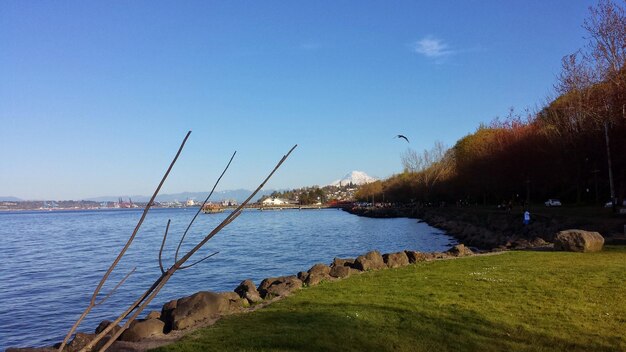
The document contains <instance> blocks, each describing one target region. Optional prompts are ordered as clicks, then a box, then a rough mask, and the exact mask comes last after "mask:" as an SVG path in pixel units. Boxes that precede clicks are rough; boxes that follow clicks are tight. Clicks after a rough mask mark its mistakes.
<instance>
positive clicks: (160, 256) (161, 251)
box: [159, 219, 172, 274]
mask: <svg viewBox="0 0 626 352" xmlns="http://www.w3.org/2000/svg"><path fill="white" fill-rule="evenodd" d="M170 222H172V219H167V226H166V227H165V234H164V235H163V242H161V249H159V268H160V269H161V274H165V269H163V260H162V257H163V247H165V240H166V239H167V232H168V231H169V230H170Z"/></svg>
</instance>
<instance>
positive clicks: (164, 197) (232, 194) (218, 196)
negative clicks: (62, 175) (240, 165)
mask: <svg viewBox="0 0 626 352" xmlns="http://www.w3.org/2000/svg"><path fill="white" fill-rule="evenodd" d="M274 191H275V190H273V189H267V190H261V191H260V192H259V193H257V195H256V196H255V198H254V199H252V201H253V202H255V201H257V200H258V199H259V198H261V197H263V196H264V195H268V194H271V193H272V192H274ZM251 193H252V191H250V190H247V189H236V190H228V191H216V192H213V195H212V196H211V199H212V200H223V199H234V200H236V201H238V202H242V201H244V200H245V199H246V198H248V197H249V196H250V194H251ZM208 195H209V192H181V193H171V194H159V195H158V196H157V197H156V201H157V202H173V201H179V202H184V201H186V200H187V199H193V200H195V201H203V200H204V199H205V198H206V196H208ZM150 197H151V196H143V195H134V196H130V198H131V199H132V200H133V202H147V201H149V200H150ZM118 198H119V196H103V197H95V198H89V199H85V200H91V201H95V202H116V201H117V200H118ZM127 198H129V197H128V196H124V197H123V199H124V200H126V199H127Z"/></svg>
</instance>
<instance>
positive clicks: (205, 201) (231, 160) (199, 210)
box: [174, 151, 237, 262]
mask: <svg viewBox="0 0 626 352" xmlns="http://www.w3.org/2000/svg"><path fill="white" fill-rule="evenodd" d="M235 154H237V151H235V152H234V153H233V155H232V156H231V157H230V160H229V161H228V164H227V165H226V167H225V168H224V171H222V174H221V175H220V177H218V178H217V181H215V184H214V185H213V188H212V189H211V192H209V195H208V196H207V197H206V199H205V200H204V202H202V205H200V208H199V209H198V211H197V212H196V215H194V217H193V219H191V221H190V222H189V225H187V229H185V232H184V233H183V236H182V237H181V238H180V242H178V247H177V248H176V254H175V255H174V262H177V261H178V252H179V251H180V247H181V246H182V245H183V241H184V240H185V236H187V232H189V229H190V228H191V225H193V223H194V221H196V218H197V217H198V214H200V212H201V211H202V208H204V206H205V205H206V203H207V202H208V201H209V198H211V195H212V194H213V191H215V187H217V185H218V184H219V183H220V180H221V179H222V176H224V174H225V173H226V170H228V167H229V166H230V163H232V162H233V159H234V158H235Z"/></svg>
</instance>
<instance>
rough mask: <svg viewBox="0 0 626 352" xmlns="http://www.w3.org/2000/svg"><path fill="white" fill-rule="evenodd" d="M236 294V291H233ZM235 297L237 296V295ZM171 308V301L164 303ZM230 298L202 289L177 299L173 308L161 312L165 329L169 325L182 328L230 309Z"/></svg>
mask: <svg viewBox="0 0 626 352" xmlns="http://www.w3.org/2000/svg"><path fill="white" fill-rule="evenodd" d="M233 294H235V295H236V293H234V292H233ZM237 297H239V296H238V295H237ZM167 305H169V306H170V307H168V308H171V306H172V305H174V304H172V302H169V303H167V304H166V306H167ZM230 307H231V304H230V299H229V298H228V297H225V296H224V295H220V294H217V293H215V292H209V291H202V292H198V293H195V294H193V295H191V296H189V297H184V298H181V299H179V300H178V301H177V302H176V304H175V308H173V309H166V307H165V306H163V311H164V312H167V314H161V318H162V319H166V320H165V324H166V326H165V331H168V330H167V329H168V328H169V327H171V329H172V330H182V329H186V328H188V327H191V326H193V325H195V324H196V323H198V322H200V321H202V320H205V319H208V318H211V317H215V316H217V315H219V314H223V313H225V312H228V311H229V310H230Z"/></svg>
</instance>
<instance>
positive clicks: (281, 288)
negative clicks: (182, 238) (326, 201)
mask: <svg viewBox="0 0 626 352" xmlns="http://www.w3.org/2000/svg"><path fill="white" fill-rule="evenodd" d="M471 255H476V254H475V253H473V252H472V251H471V250H470V249H469V248H467V247H465V246H464V245H462V244H460V245H456V246H454V247H453V248H451V249H450V250H448V251H446V252H429V253H422V252H416V251H412V250H406V251H402V252H396V253H386V254H381V253H380V252H378V251H370V252H368V253H366V254H364V255H361V256H358V257H357V258H335V259H334V260H333V262H332V263H330V265H326V264H322V263H318V264H315V265H313V266H312V267H311V268H310V269H309V270H307V271H302V272H299V273H297V274H296V275H290V276H281V277H270V278H266V279H264V280H262V281H261V283H260V284H259V285H258V287H257V286H255V284H254V282H252V281H251V280H244V281H242V282H241V284H239V286H237V287H236V288H235V289H234V290H233V291H232V292H210V291H201V292H197V293H195V294H193V295H191V296H188V297H183V298H180V299H177V300H172V301H170V302H167V303H165V304H164V305H163V307H162V309H161V311H160V312H158V311H154V312H150V313H149V314H148V315H147V316H146V317H145V318H144V319H139V320H136V321H134V322H133V323H132V324H131V325H130V327H129V328H128V329H127V330H126V331H124V332H123V333H122V335H121V336H120V338H119V339H118V341H116V342H115V343H113V345H112V346H111V347H110V349H109V350H110V351H145V350H147V349H151V348H156V347H158V346H162V345H165V344H169V343H172V342H174V341H176V340H178V339H180V338H181V337H183V336H185V335H186V334H188V333H190V332H192V331H195V330H197V329H199V328H201V327H205V326H208V325H212V324H214V323H215V322H216V321H217V320H219V319H220V318H221V317H223V316H226V315H231V314H239V313H246V312H251V311H254V310H257V309H259V308H262V307H265V306H267V305H268V304H271V303H273V302H275V301H277V300H280V299H282V298H284V297H286V296H288V295H290V294H291V293H293V292H294V291H297V290H299V289H301V288H302V287H311V286H315V285H318V284H319V283H321V282H322V281H336V280H340V279H343V278H347V277H349V276H351V275H355V274H360V273H363V272H367V271H373V270H381V269H386V268H398V267H402V266H407V265H410V264H414V263H419V262H426V261H433V260H442V259H452V258H459V257H465V256H471ZM109 324H111V322H110V321H106V320H105V321H102V322H101V323H100V324H99V325H98V327H97V328H96V330H95V332H94V333H77V334H76V336H75V337H74V339H73V340H72V341H71V342H70V343H69V344H68V346H67V347H66V348H65V349H64V350H65V351H69V352H77V351H79V350H80V349H82V348H83V347H84V346H86V345H87V344H88V343H89V342H90V341H91V340H93V339H94V338H95V336H96V334H98V333H99V332H101V331H102V330H104V329H105V328H106V327H107V326H108V325H109ZM120 328H121V327H119V326H116V327H114V328H113V329H112V330H111V332H110V334H114V333H115V332H116V331H117V330H119V329H120ZM109 336H110V335H109ZM105 342H106V338H105V339H103V341H101V342H100V345H102V344H104V343H105ZM58 346H59V344H57V345H55V346H51V347H42V348H8V349H7V352H18V351H19V352H26V351H40V352H43V351H56V349H57V348H58Z"/></svg>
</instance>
